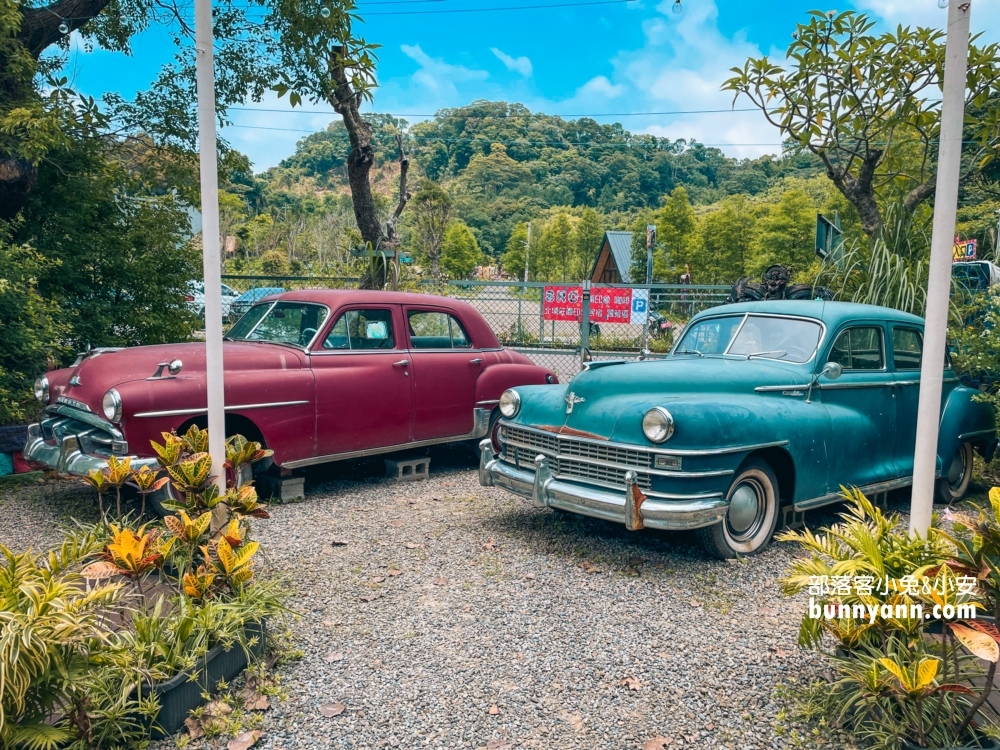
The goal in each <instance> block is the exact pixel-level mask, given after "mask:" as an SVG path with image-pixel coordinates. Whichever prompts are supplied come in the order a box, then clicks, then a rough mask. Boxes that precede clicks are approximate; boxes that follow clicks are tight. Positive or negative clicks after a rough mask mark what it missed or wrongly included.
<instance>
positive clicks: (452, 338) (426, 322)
mask: <svg viewBox="0 0 1000 750" xmlns="http://www.w3.org/2000/svg"><path fill="white" fill-rule="evenodd" d="M407 322H408V323H409V325H410V345H411V346H412V347H413V348H414V349H471V348H472V342H471V341H470V340H469V336H468V334H467V333H466V332H465V329H464V328H462V324H461V323H459V322H458V320H457V319H456V318H455V317H454V316H453V315H449V314H448V313H443V312H430V311H422V310H421V311H418V310H412V311H410V312H409V313H408V314H407Z"/></svg>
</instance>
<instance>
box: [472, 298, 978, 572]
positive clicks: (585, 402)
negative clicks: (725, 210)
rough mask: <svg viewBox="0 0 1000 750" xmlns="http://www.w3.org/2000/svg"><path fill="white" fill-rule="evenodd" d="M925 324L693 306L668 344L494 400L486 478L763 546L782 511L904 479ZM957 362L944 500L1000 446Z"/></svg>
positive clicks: (831, 305) (715, 544) (720, 543)
mask: <svg viewBox="0 0 1000 750" xmlns="http://www.w3.org/2000/svg"><path fill="white" fill-rule="evenodd" d="M922 337H923V320H922V319H921V318H918V317H916V316H914V315H908V314H906V313H902V312H899V311H896V310H891V309H887V308H883V307H873V306H868V305H858V304H853V303H847V302H824V301H821V300H814V301H808V300H807V301H773V302H750V303H742V304H735V305H726V306H722V307H716V308H712V309H710V310H707V311H705V312H702V313H700V314H698V315H696V316H695V317H694V318H693V319H692V320H691V322H690V323H689V324H688V326H687V327H686V328H685V329H684V332H683V334H682V335H681V337H680V339H679V340H678V342H677V343H676V345H675V346H674V348H673V350H672V351H671V352H670V354H669V355H668V356H667V357H666V358H664V359H659V360H646V361H640V362H617V361H606V362H590V363H588V365H587V366H586V367H585V368H584V369H583V371H582V372H580V373H579V374H578V375H577V376H576V377H575V378H574V379H573V380H572V381H571V382H570V383H568V384H566V385H551V386H525V387H518V388H515V389H511V390H508V391H506V392H505V393H504V394H503V396H502V397H501V399H500V410H501V413H502V414H503V419H501V421H500V429H499V432H498V434H497V437H496V440H495V442H494V441H491V440H484V441H483V442H482V443H481V444H480V466H479V479H480V483H481V484H483V485H486V486H498V487H503V488H505V489H507V490H509V491H511V492H514V493H516V494H518V495H522V496H524V497H528V498H531V499H532V500H533V502H534V504H535V505H537V506H539V507H552V508H561V509H563V510H567V511H572V512H575V513H582V514H584V515H589V516H595V517H597V518H604V519H608V520H611V521H618V522H622V523H624V524H625V525H626V527H628V528H629V529H632V530H636V529H641V528H644V527H649V528H657V529H699V532H698V533H699V535H700V538H701V541H702V543H703V545H704V546H705V548H706V549H707V550H708V551H709V552H711V553H712V554H714V555H716V556H718V557H722V558H732V557H735V556H737V555H750V554H753V553H755V552H759V551H760V550H762V549H763V548H764V547H765V546H767V544H768V543H769V542H770V540H771V538H772V536H773V534H774V530H775V527H776V526H777V523H778V519H779V514H780V513H781V512H782V511H783V506H791V507H793V508H794V509H795V510H796V511H803V510H807V509H810V508H816V507H819V506H821V505H826V504H828V503H833V502H836V501H837V500H838V497H839V493H840V488H841V486H854V487H859V488H861V489H863V490H864V491H865V492H867V493H870V494H874V493H881V492H885V491H888V490H891V489H895V488H899V487H905V486H907V485H909V484H910V482H911V475H912V473H913V449H914V442H915V433H916V424H917V399H918V394H919V385H920V355H921V348H922V343H923V338H922ZM975 394H976V391H975V390H973V389H971V388H967V387H965V386H962V385H961V384H960V383H959V382H958V378H957V377H955V374H954V372H953V371H952V369H951V366H950V364H945V365H944V394H943V399H942V409H941V432H940V438H939V442H938V459H937V476H938V480H937V485H936V497H937V499H938V500H939V501H942V502H953V501H955V500H957V499H959V498H961V497H962V496H963V495H964V494H965V493H966V491H967V489H968V486H969V479H970V477H971V474H972V460H973V452H974V451H978V452H979V453H980V454H981V455H983V456H984V457H986V458H987V459H990V458H992V456H993V453H994V451H995V450H996V447H997V438H996V429H995V424H994V415H993V411H992V409H991V408H990V407H989V406H988V405H987V404H984V403H981V402H979V401H977V400H974V398H973V397H974V396H975Z"/></svg>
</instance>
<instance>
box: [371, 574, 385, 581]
mask: <svg viewBox="0 0 1000 750" xmlns="http://www.w3.org/2000/svg"><path fill="white" fill-rule="evenodd" d="M372 583H385V576H375V577H374V578H372Z"/></svg>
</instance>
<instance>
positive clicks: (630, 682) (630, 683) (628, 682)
mask: <svg viewBox="0 0 1000 750" xmlns="http://www.w3.org/2000/svg"><path fill="white" fill-rule="evenodd" d="M618 684H619V685H621V686H622V687H627V688H628V689H629V690H642V683H641V682H639V681H638V680H637V679H636V678H635V677H633V676H632V675H629V676H628V677H623V678H622V679H620V680H618Z"/></svg>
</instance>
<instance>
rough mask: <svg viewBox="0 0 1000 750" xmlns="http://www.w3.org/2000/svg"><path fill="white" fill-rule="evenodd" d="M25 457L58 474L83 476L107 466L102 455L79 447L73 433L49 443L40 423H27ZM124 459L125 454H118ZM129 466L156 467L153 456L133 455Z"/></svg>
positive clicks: (78, 441) (135, 467)
mask: <svg viewBox="0 0 1000 750" xmlns="http://www.w3.org/2000/svg"><path fill="white" fill-rule="evenodd" d="M24 457H25V458H26V459H29V460H31V461H37V462H38V463H40V464H43V465H45V466H48V467H49V468H50V469H52V470H54V471H57V472H59V473H60V474H71V475H72V476H76V477H85V476H87V474H89V473H90V472H91V471H94V470H95V469H96V470H98V471H100V470H101V469H104V468H106V467H107V465H108V460H107V459H106V458H104V457H103V456H95V455H92V454H88V453H84V452H83V451H82V450H80V440H79V438H77V437H76V436H75V435H67V436H66V437H64V438H62V439H61V440H58V439H57V440H56V441H55V442H48V441H46V440H45V439H44V438H43V437H42V427H41V425H39V424H31V425H28V439H27V441H26V442H25V444H24ZM120 458H126V456H120ZM131 458H132V468H133V469H138V468H140V467H142V466H144V465H148V466H149V467H150V468H156V467H157V466H158V464H157V462H156V459H155V458H137V457H135V456H132V457H131Z"/></svg>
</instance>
